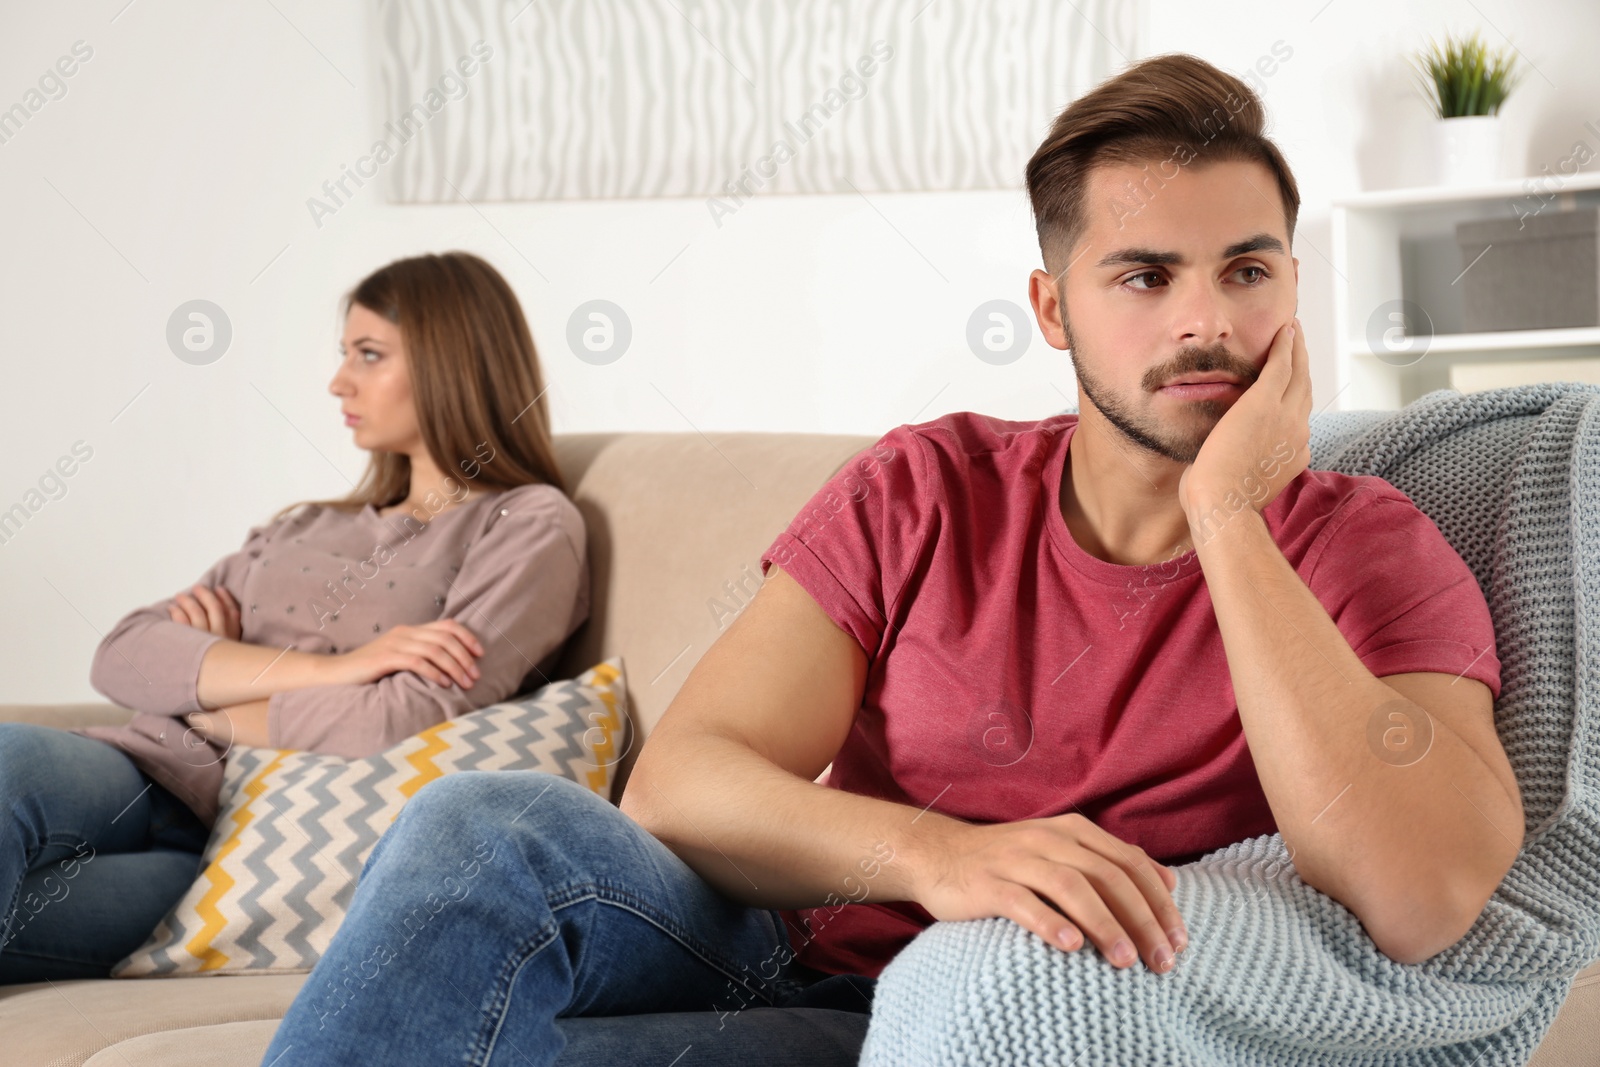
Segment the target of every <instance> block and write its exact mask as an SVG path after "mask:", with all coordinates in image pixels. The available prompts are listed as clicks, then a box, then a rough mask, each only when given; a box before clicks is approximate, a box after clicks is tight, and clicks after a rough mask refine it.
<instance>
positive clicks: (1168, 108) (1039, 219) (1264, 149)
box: [1027, 52, 1300, 273]
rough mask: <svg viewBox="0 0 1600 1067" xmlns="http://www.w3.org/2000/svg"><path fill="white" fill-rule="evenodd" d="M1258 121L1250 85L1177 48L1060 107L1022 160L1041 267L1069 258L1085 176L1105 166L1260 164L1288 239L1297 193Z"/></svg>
mask: <svg viewBox="0 0 1600 1067" xmlns="http://www.w3.org/2000/svg"><path fill="white" fill-rule="evenodd" d="M1265 127H1266V109H1265V108H1264V107H1262V105H1261V99H1260V97H1258V96H1257V95H1256V94H1255V91H1254V90H1253V89H1251V88H1250V87H1249V86H1248V85H1246V84H1245V83H1244V82H1243V81H1241V80H1239V79H1238V78H1236V77H1234V76H1233V75H1232V74H1229V73H1227V72H1226V71H1222V70H1219V69H1218V68H1216V67H1214V66H1212V65H1211V64H1210V63H1207V62H1206V61H1205V60H1203V59H1198V58H1196V57H1195V56H1191V55H1186V54H1184V53H1181V52H1179V53H1172V54H1168V55H1159V56H1152V57H1150V58H1149V59H1145V60H1142V61H1140V62H1139V63H1136V64H1134V65H1133V66H1131V67H1129V68H1128V69H1127V70H1125V71H1123V72H1122V73H1121V74H1118V75H1117V76H1116V77H1114V78H1110V79H1108V80H1107V81H1104V82H1102V83H1100V84H1099V85H1098V86H1096V87H1095V88H1094V89H1092V90H1091V91H1089V92H1088V93H1086V94H1084V95H1083V96H1080V97H1079V98H1078V99H1076V100H1074V101H1073V102H1072V103H1071V104H1068V105H1067V107H1066V109H1065V110H1064V111H1062V112H1061V114H1060V115H1058V116H1057V117H1056V120H1055V122H1054V123H1052V124H1051V126H1050V133H1049V134H1048V135H1047V136H1046V137H1045V139H1044V143H1043V144H1041V145H1040V146H1039V149H1038V151H1036V152H1034V154H1033V158H1032V159H1030V160H1029V161H1028V170H1027V179H1028V198H1029V199H1030V200H1031V201H1032V202H1033V217H1034V225H1035V226H1036V227H1037V229H1038V233H1039V250H1040V252H1042V253H1043V255H1044V261H1045V268H1046V269H1047V270H1049V271H1050V272H1051V273H1055V272H1056V271H1057V269H1058V267H1064V266H1066V265H1067V264H1066V263H1065V262H1064V261H1065V259H1066V257H1067V255H1069V254H1070V253H1071V250H1072V248H1073V247H1074V246H1075V245H1076V244H1077V242H1078V239H1079V237H1080V236H1081V235H1082V233H1083V230H1084V226H1085V224H1086V223H1087V221H1088V210H1087V205H1086V204H1085V201H1086V199H1087V196H1086V194H1087V192H1088V189H1089V177H1090V174H1091V172H1092V171H1093V169H1094V168H1095V167H1096V166H1099V165H1101V164H1106V163H1145V164H1150V163H1156V164H1158V165H1160V164H1163V163H1164V164H1165V166H1162V167H1161V170H1162V171H1164V172H1165V173H1157V174H1154V175H1151V176H1150V180H1152V181H1154V182H1157V183H1160V182H1161V181H1162V180H1163V179H1170V178H1172V177H1174V176H1175V175H1176V171H1174V170H1172V167H1174V166H1183V165H1191V166H1203V165H1205V164H1208V163H1218V162H1222V161H1229V162H1240V161H1243V162H1256V163H1261V164H1262V165H1264V166H1265V167H1266V168H1267V169H1268V170H1270V171H1271V172H1272V173H1273V174H1274V175H1275V176H1276V177H1277V181H1278V193H1279V196H1280V197H1281V198H1282V200H1283V213H1284V222H1285V224H1286V226H1287V228H1288V238H1289V241H1290V244H1291V246H1292V244H1293V242H1294V227H1295V219H1296V217H1297V216H1298V215H1299V213H1300V190H1299V187H1298V186H1297V185H1296V184H1295V180H1294V175H1293V174H1292V173H1291V172H1290V170H1289V164H1288V163H1287V162H1285V161H1284V158H1283V153H1281V152H1279V151H1278V146H1277V145H1275V144H1273V143H1272V141H1271V140H1269V139H1268V138H1267V137H1266V135H1265V134H1264V133H1263V132H1262V131H1263V129H1264V128H1265ZM1153 191H1154V190H1146V191H1145V192H1144V193H1143V194H1142V195H1146V196H1148V195H1150V194H1151V193H1153ZM1136 195H1139V194H1138V191H1136ZM1263 195H1266V194H1265V192H1264V191H1263Z"/></svg>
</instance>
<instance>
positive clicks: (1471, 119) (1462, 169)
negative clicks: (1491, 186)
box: [1433, 115, 1501, 185]
mask: <svg viewBox="0 0 1600 1067" xmlns="http://www.w3.org/2000/svg"><path fill="white" fill-rule="evenodd" d="M1433 164H1434V181H1435V182H1436V183H1437V184H1439V185H1483V184H1485V183H1487V182H1493V181H1496V180H1498V179H1499V178H1500V176H1501V172H1500V116H1499V115H1463V116H1461V117H1459V118H1452V119H1435V120H1434V123H1433Z"/></svg>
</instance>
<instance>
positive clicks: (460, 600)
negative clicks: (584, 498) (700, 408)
mask: <svg viewBox="0 0 1600 1067" xmlns="http://www.w3.org/2000/svg"><path fill="white" fill-rule="evenodd" d="M510 492H513V493H515V492H516V490H511V491H510ZM519 497H520V499H516V500H515V501H513V502H510V511H509V512H508V513H507V514H504V515H501V514H500V513H499V510H498V509H496V510H495V512H494V521H493V522H492V524H491V525H490V526H489V528H488V529H487V530H486V531H485V532H484V533H483V534H482V535H481V536H479V538H478V539H477V540H476V541H475V542H473V544H472V545H471V547H469V548H468V549H467V554H466V557H465V559H463V561H462V564H461V570H460V572H459V573H458V574H457V575H456V577H455V579H454V581H452V582H451V583H450V585H449V588H448V590H447V591H446V593H445V603H444V607H443V609H442V613H441V615H440V618H447V619H455V620H457V621H459V622H460V623H461V624H462V625H463V626H465V627H466V628H467V629H468V630H471V631H472V633H473V634H474V635H475V636H477V638H478V640H479V641H480V642H481V643H482V644H483V649H484V652H483V655H482V656H479V657H478V659H477V667H478V670H479V671H480V672H481V674H480V675H479V677H477V678H476V679H474V680H473V683H474V684H473V686H472V688H471V689H462V688H460V687H459V686H457V685H455V684H454V683H453V682H451V683H450V684H448V685H444V686H440V685H438V684H436V683H434V682H432V681H429V680H428V679H426V678H423V677H422V676H421V675H418V674H415V673H413V672H411V671H397V672H395V673H394V674H390V675H386V676H385V677H383V678H380V679H378V680H377V681H375V682H368V683H364V684H353V685H319V686H311V687H308V688H305V689H295V690H290V691H287V692H281V693H275V694H273V696H272V697H271V698H270V699H269V701H268V704H267V709H268V710H267V737H268V742H269V744H270V745H271V746H272V747H274V748H284V749H300V750H310V751H315V752H323V753H327V754H329V755H336V756H345V757H347V758H351V759H358V758H361V757H364V756H370V755H373V754H375V753H378V752H382V751H383V750H384V749H386V748H391V747H393V746H394V745H396V744H398V743H399V742H400V741H403V740H405V739H406V738H407V737H410V736H412V735H413V734H417V733H420V732H421V731H423V730H426V729H427V728H428V727H430V726H434V725H437V724H438V723H440V722H443V721H445V720H446V719H453V718H455V717H456V716H458V715H464V714H466V713H467V712H470V711H475V710H477V709H479V708H483V707H487V706H489V705H490V704H494V703H497V702H499V701H501V700H504V699H506V698H507V697H509V696H513V695H515V694H516V693H517V692H518V688H519V686H520V685H521V683H522V681H523V679H524V678H526V677H527V676H528V674H529V673H531V672H532V671H534V670H535V668H536V666H537V665H538V664H539V663H541V662H543V661H544V660H545V659H546V657H548V656H549V655H550V654H551V653H553V652H554V651H555V650H556V649H558V648H559V647H560V646H561V645H562V644H563V643H564V642H565V641H566V639H567V638H568V637H569V636H570V635H571V634H572V632H573V631H574V630H576V629H577V628H578V626H579V625H580V624H581V623H582V622H583V620H584V619H585V618H587V615H588V584H589V576H588V565H587V558H586V555H585V538H584V528H583V518H582V516H581V515H580V514H579V512H578V509H577V508H576V507H574V506H573V504H572V502H571V501H570V500H568V499H567V498H566V496H565V495H562V494H560V493H559V492H558V491H552V492H548V493H539V494H527V495H522V494H519Z"/></svg>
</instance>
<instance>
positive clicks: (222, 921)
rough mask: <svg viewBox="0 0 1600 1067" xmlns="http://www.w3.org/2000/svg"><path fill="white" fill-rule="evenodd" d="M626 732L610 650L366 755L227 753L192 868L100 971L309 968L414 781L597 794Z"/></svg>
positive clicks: (621, 686)
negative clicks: (509, 774) (550, 786)
mask: <svg viewBox="0 0 1600 1067" xmlns="http://www.w3.org/2000/svg"><path fill="white" fill-rule="evenodd" d="M630 737H631V726H630V719H629V715H628V710H627V690H626V687H625V682H624V679H623V675H622V660H621V659H620V658H617V657H613V658H611V659H608V660H606V661H605V662H603V663H600V664H598V665H596V666H594V667H591V668H590V669H589V670H587V671H585V672H584V673H582V674H580V675H579V676H578V677H576V678H572V679H569V680H565V681H559V682H552V683H550V684H549V685H546V686H544V687H543V688H541V689H539V690H538V691H537V692H534V693H531V694H528V695H526V696H522V697H517V698H515V699H513V700H511V701H507V702H505V703H501V704H494V705H492V706H490V707H487V708H483V709H481V710H479V711H475V712H472V713H470V714H467V715H463V716H461V717H459V718H456V719H451V720H449V721H448V722H442V723H440V724H439V725H438V726H435V727H433V728H431V729H428V730H424V731H423V732H422V733H420V734H417V735H416V736H415V737H411V738H407V739H406V740H405V741H402V742H401V743H400V744H398V745H396V746H395V747H393V748H391V749H389V750H388V751H386V752H382V753H380V754H378V755H376V756H369V757H367V758H366V759H355V760H352V759H344V758H342V757H339V756H325V755H320V754H318V753H315V752H290V751H279V750H277V749H268V748H244V747H240V748H235V749H234V750H233V752H232V753H230V754H229V756H228V764H227V767H226V768H225V770H224V775H223V784H222V795H221V798H220V802H221V810H220V813H219V814H218V816H217V821H216V825H215V826H214V827H213V829H212V831H211V839H210V840H209V841H207V842H206V848H205V852H204V854H203V855H202V857H201V870H200V875H199V877H198V878H197V879H196V881H195V883H194V885H193V886H191V887H190V889H189V892H188V893H186V894H185V895H184V897H183V899H182V900H180V901H179V902H178V904H177V906H176V907H175V908H173V909H172V911H171V912H170V913H169V914H168V915H167V917H166V918H165V919H163V920H162V921H161V925H159V926H157V927H156V929H155V932H153V933H152V934H151V935H150V937H149V938H148V939H147V940H146V941H145V943H144V944H143V945H141V946H140V947H139V948H138V949H137V950H136V951H135V952H134V953H133V954H132V955H130V956H129V957H128V958H127V959H125V960H122V961H121V962H119V963H118V964H117V965H116V966H115V967H114V968H113V969H112V972H111V973H112V977H114V978H139V977H145V976H151V975H156V976H167V975H179V974H232V973H239V972H249V973H251V974H298V973H302V972H305V971H309V970H310V969H311V968H312V967H313V966H315V965H316V962H317V960H318V959H319V958H321V956H322V953H323V952H324V951H325V950H326V949H327V947H328V943H329V942H330V941H332V940H333V935H334V932H335V931H336V930H338V928H339V924H340V923H341V922H343V921H344V914H345V909H346V907H348V906H349V903H350V897H351V895H352V894H353V893H354V892H355V886H356V877H357V876H358V875H359V874H360V873H361V866H362V864H363V863H365V862H366V859H367V855H368V853H370V852H371V851H372V848H373V846H374V845H376V844H377V843H378V838H379V837H381V836H383V832H384V830H385V829H387V828H388V826H389V824H390V823H391V822H393V821H394V818H395V816H396V815H398V814H399V813H400V809H401V808H402V807H403V806H404V805H405V803H406V801H407V800H408V799H410V798H411V796H412V795H413V794H415V793H416V791H417V790H418V789H421V788H422V787H423V786H424V785H426V784H427V783H429V782H431V781H432V780H433V779H435V778H438V777H440V776H441V775H445V774H451V773H453V772H455V771H472V770H477V771H547V772H549V773H551V774H559V775H562V776H563V777H566V778H571V779H573V780H574V781H576V782H578V783H580V784H582V785H586V786H588V787H589V788H590V789H592V790H594V791H595V792H596V793H598V794H600V795H601V796H603V797H605V798H606V799H607V800H609V799H611V787H612V784H613V782H614V780H615V773H614V772H615V769H616V765H617V763H618V761H619V760H620V759H621V757H622V756H623V755H624V754H625V753H626V752H627V750H628V744H629V741H630Z"/></svg>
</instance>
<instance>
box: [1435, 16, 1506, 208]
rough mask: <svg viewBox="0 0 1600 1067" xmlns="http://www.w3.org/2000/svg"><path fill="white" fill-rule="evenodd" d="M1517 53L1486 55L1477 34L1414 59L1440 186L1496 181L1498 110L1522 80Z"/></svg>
mask: <svg viewBox="0 0 1600 1067" xmlns="http://www.w3.org/2000/svg"><path fill="white" fill-rule="evenodd" d="M1515 53H1516V50H1515V49H1513V48H1511V47H1509V46H1508V47H1506V48H1504V49H1498V50H1491V49H1490V48H1489V47H1488V46H1487V45H1485V44H1484V43H1483V40H1482V38H1480V37H1479V35H1478V31H1476V30H1474V31H1473V32H1472V33H1471V34H1468V35H1467V36H1464V37H1459V38H1458V37H1453V36H1452V37H1447V38H1446V39H1445V42H1444V44H1443V45H1441V44H1439V43H1438V42H1436V41H1433V40H1431V39H1430V41H1429V45H1428V47H1427V48H1426V49H1423V50H1421V51H1419V52H1417V53H1415V54H1414V55H1413V57H1412V58H1413V60H1414V61H1415V62H1416V64H1417V69H1418V71H1419V73H1420V74H1421V77H1422V90H1423V95H1424V96H1426V97H1427V98H1428V104H1429V106H1430V107H1431V109H1432V110H1433V112H1434V114H1435V116H1436V117H1437V118H1436V121H1435V122H1434V126H1433V130H1434V135H1433V152H1434V163H1435V168H1436V170H1435V174H1436V180H1437V181H1438V182H1439V184H1441V185H1476V184H1480V183H1483V182H1492V181H1494V180H1495V179H1497V178H1499V177H1501V166H1500V157H1501V147H1500V146H1501V133H1500V130H1501V124H1500V105H1501V104H1504V103H1505V101H1506V97H1507V96H1508V95H1510V93H1511V90H1512V88H1513V87H1514V86H1515V85H1516V83H1517V81H1518V80H1520V77H1521V75H1520V74H1519V73H1518V72H1517V71H1516V70H1515V69H1514V68H1515V64H1516V54H1515Z"/></svg>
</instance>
